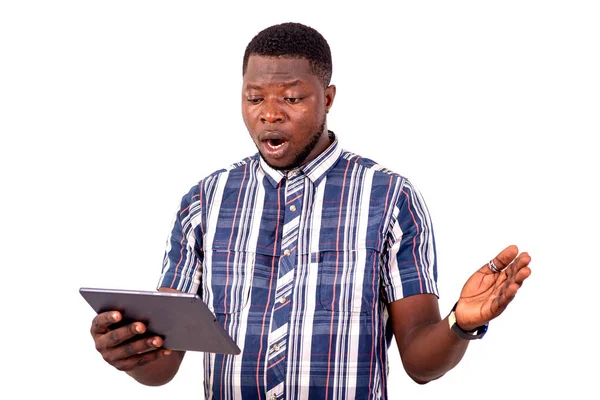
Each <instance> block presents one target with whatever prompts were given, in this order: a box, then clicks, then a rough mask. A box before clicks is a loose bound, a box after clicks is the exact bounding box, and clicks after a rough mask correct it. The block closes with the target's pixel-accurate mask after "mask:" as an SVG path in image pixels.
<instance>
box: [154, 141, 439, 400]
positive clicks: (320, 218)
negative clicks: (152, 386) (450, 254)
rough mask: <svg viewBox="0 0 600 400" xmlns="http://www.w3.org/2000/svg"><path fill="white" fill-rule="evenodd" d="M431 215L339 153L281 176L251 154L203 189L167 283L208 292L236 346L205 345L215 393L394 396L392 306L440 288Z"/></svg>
mask: <svg viewBox="0 0 600 400" xmlns="http://www.w3.org/2000/svg"><path fill="white" fill-rule="evenodd" d="M436 282H437V269H436V252H435V242H434V237H433V229H432V225H431V221H430V217H429V212H428V210H427V208H426V205H425V202H424V201H423V198H422V197H421V195H420V193H419V192H418V191H417V190H416V189H415V188H414V187H413V186H412V185H411V183H410V182H409V181H408V180H407V179H406V178H404V177H402V176H400V175H398V174H396V173H393V172H391V171H389V170H387V169H385V168H383V167H381V166H379V165H378V164H376V163H375V162H373V161H371V160H369V159H365V158H361V157H359V156H358V155H356V154H353V153H350V152H347V151H344V150H342V148H341V147H340V146H339V144H338V141H337V139H335V140H334V142H333V143H332V144H331V146H330V147H329V148H328V149H327V150H326V151H325V152H323V153H322V154H321V155H319V156H318V157H317V158H316V159H314V160H313V161H311V162H310V163H308V164H307V165H305V166H302V167H300V168H298V169H295V170H291V171H287V172H283V171H278V170H274V169H273V168H270V167H269V166H268V165H267V164H266V163H265V162H264V160H263V159H262V158H261V157H260V156H259V155H258V154H257V155H254V156H252V157H249V158H247V159H245V160H244V161H241V162H239V163H237V164H234V165H232V166H231V167H229V168H227V169H222V170H219V171H217V172H215V173H213V174H211V175H210V176H208V177H206V178H205V179H203V180H201V181H200V182H199V183H198V185H195V186H194V187H193V188H192V189H191V190H190V191H189V193H187V194H186V195H185V196H184V197H183V199H182V202H181V206H180V209H179V210H178V212H177V214H176V217H175V220H174V224H173V228H172V231H171V234H170V236H169V239H168V241H167V249H166V251H165V258H164V265H163V271H162V275H161V278H160V281H159V284H158V286H159V287H162V286H164V287H170V288H174V289H178V290H181V291H184V292H193V293H200V294H201V295H202V298H203V300H204V301H205V302H206V304H207V305H208V307H209V308H210V309H211V310H212V311H213V312H214V313H215V315H216V317H217V319H218V321H219V322H220V323H221V324H222V325H223V326H224V327H225V329H226V330H227V331H228V332H229V334H230V335H231V337H232V338H233V339H234V340H235V342H236V343H237V344H238V346H239V347H240V349H241V350H242V352H241V354H239V355H235V356H234V355H222V354H210V353H206V354H205V356H204V391H205V397H206V398H207V399H244V400H247V399H261V400H274V399H290V400H292V399H293V400H296V399H327V400H329V399H331V400H337V399H361V400H362V399H387V398H388V396H387V390H386V388H387V349H388V347H389V346H390V344H391V341H392V338H393V332H392V328H391V323H390V320H389V316H388V312H387V307H386V305H387V304H388V303H390V302H392V301H395V300H398V299H400V298H403V297H406V296H410V295H414V294H418V293H433V294H435V295H436V296H437V295H438V292H437V283H436Z"/></svg>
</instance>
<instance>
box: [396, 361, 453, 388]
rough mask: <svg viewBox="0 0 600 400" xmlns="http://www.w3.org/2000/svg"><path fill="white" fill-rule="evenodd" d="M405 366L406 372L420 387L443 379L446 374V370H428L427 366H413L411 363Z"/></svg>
mask: <svg viewBox="0 0 600 400" xmlns="http://www.w3.org/2000/svg"><path fill="white" fill-rule="evenodd" d="M403 364H404V371H406V374H407V375H408V377H409V378H410V379H412V380H413V381H414V382H415V383H417V384H419V385H425V384H427V383H429V382H432V381H435V380H436V379H439V378H441V377H442V376H444V374H445V373H446V371H445V370H440V369H439V368H431V367H430V368H428V367H426V366H422V365H421V366H417V365H411V364H409V363H406V362H405V363H403Z"/></svg>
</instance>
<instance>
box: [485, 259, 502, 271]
mask: <svg viewBox="0 0 600 400" xmlns="http://www.w3.org/2000/svg"><path fill="white" fill-rule="evenodd" d="M488 267H489V268H490V269H491V270H492V272H493V273H495V274H497V273H498V272H502V270H501V269H498V268H497V267H496V264H494V260H490V262H489V263H488Z"/></svg>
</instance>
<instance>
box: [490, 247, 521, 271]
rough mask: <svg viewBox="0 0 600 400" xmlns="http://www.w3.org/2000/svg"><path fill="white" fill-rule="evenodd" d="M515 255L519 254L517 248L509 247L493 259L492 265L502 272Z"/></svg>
mask: <svg viewBox="0 0 600 400" xmlns="http://www.w3.org/2000/svg"><path fill="white" fill-rule="evenodd" d="M517 254H519V248H518V247H517V246H515V245H510V246H508V247H507V248H505V249H504V250H502V251H501V252H500V253H498V255H497V256H496V257H494V259H493V261H494V264H495V265H496V267H497V268H498V269H499V270H503V269H505V268H506V267H507V266H508V265H510V263H511V262H513V260H514V259H515V257H517Z"/></svg>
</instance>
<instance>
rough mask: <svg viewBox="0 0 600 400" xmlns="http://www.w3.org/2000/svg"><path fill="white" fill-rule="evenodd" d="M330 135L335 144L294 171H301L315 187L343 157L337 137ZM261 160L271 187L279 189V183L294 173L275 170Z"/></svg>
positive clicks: (261, 165)
mask: <svg viewBox="0 0 600 400" xmlns="http://www.w3.org/2000/svg"><path fill="white" fill-rule="evenodd" d="M329 134H330V135H331V136H333V143H331V144H330V145H329V147H328V148H327V149H326V150H325V151H324V152H322V153H321V154H319V155H318V156H317V158H315V159H314V160H312V161H311V162H309V163H308V164H306V165H303V166H301V167H299V168H297V169H295V170H292V171H296V172H298V171H299V172H301V173H303V174H304V175H306V177H307V178H308V179H310V180H311V181H312V182H313V183H314V184H315V185H318V184H319V182H321V180H322V179H323V177H324V176H325V175H327V173H328V172H329V170H330V169H331V168H333V166H334V165H335V163H336V162H337V161H338V159H339V158H340V156H341V155H342V148H341V147H340V145H339V143H338V139H337V136H336V135H335V134H334V133H333V132H332V131H329ZM259 158H260V167H261V169H262V170H263V172H264V173H265V175H266V176H267V178H268V180H269V182H271V185H273V187H277V186H278V185H279V183H280V182H281V180H282V179H283V178H285V177H286V176H287V174H288V173H291V172H292V171H281V170H278V169H274V168H272V167H270V166H269V165H268V164H267V163H266V162H265V160H264V159H263V158H262V156H259Z"/></svg>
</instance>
